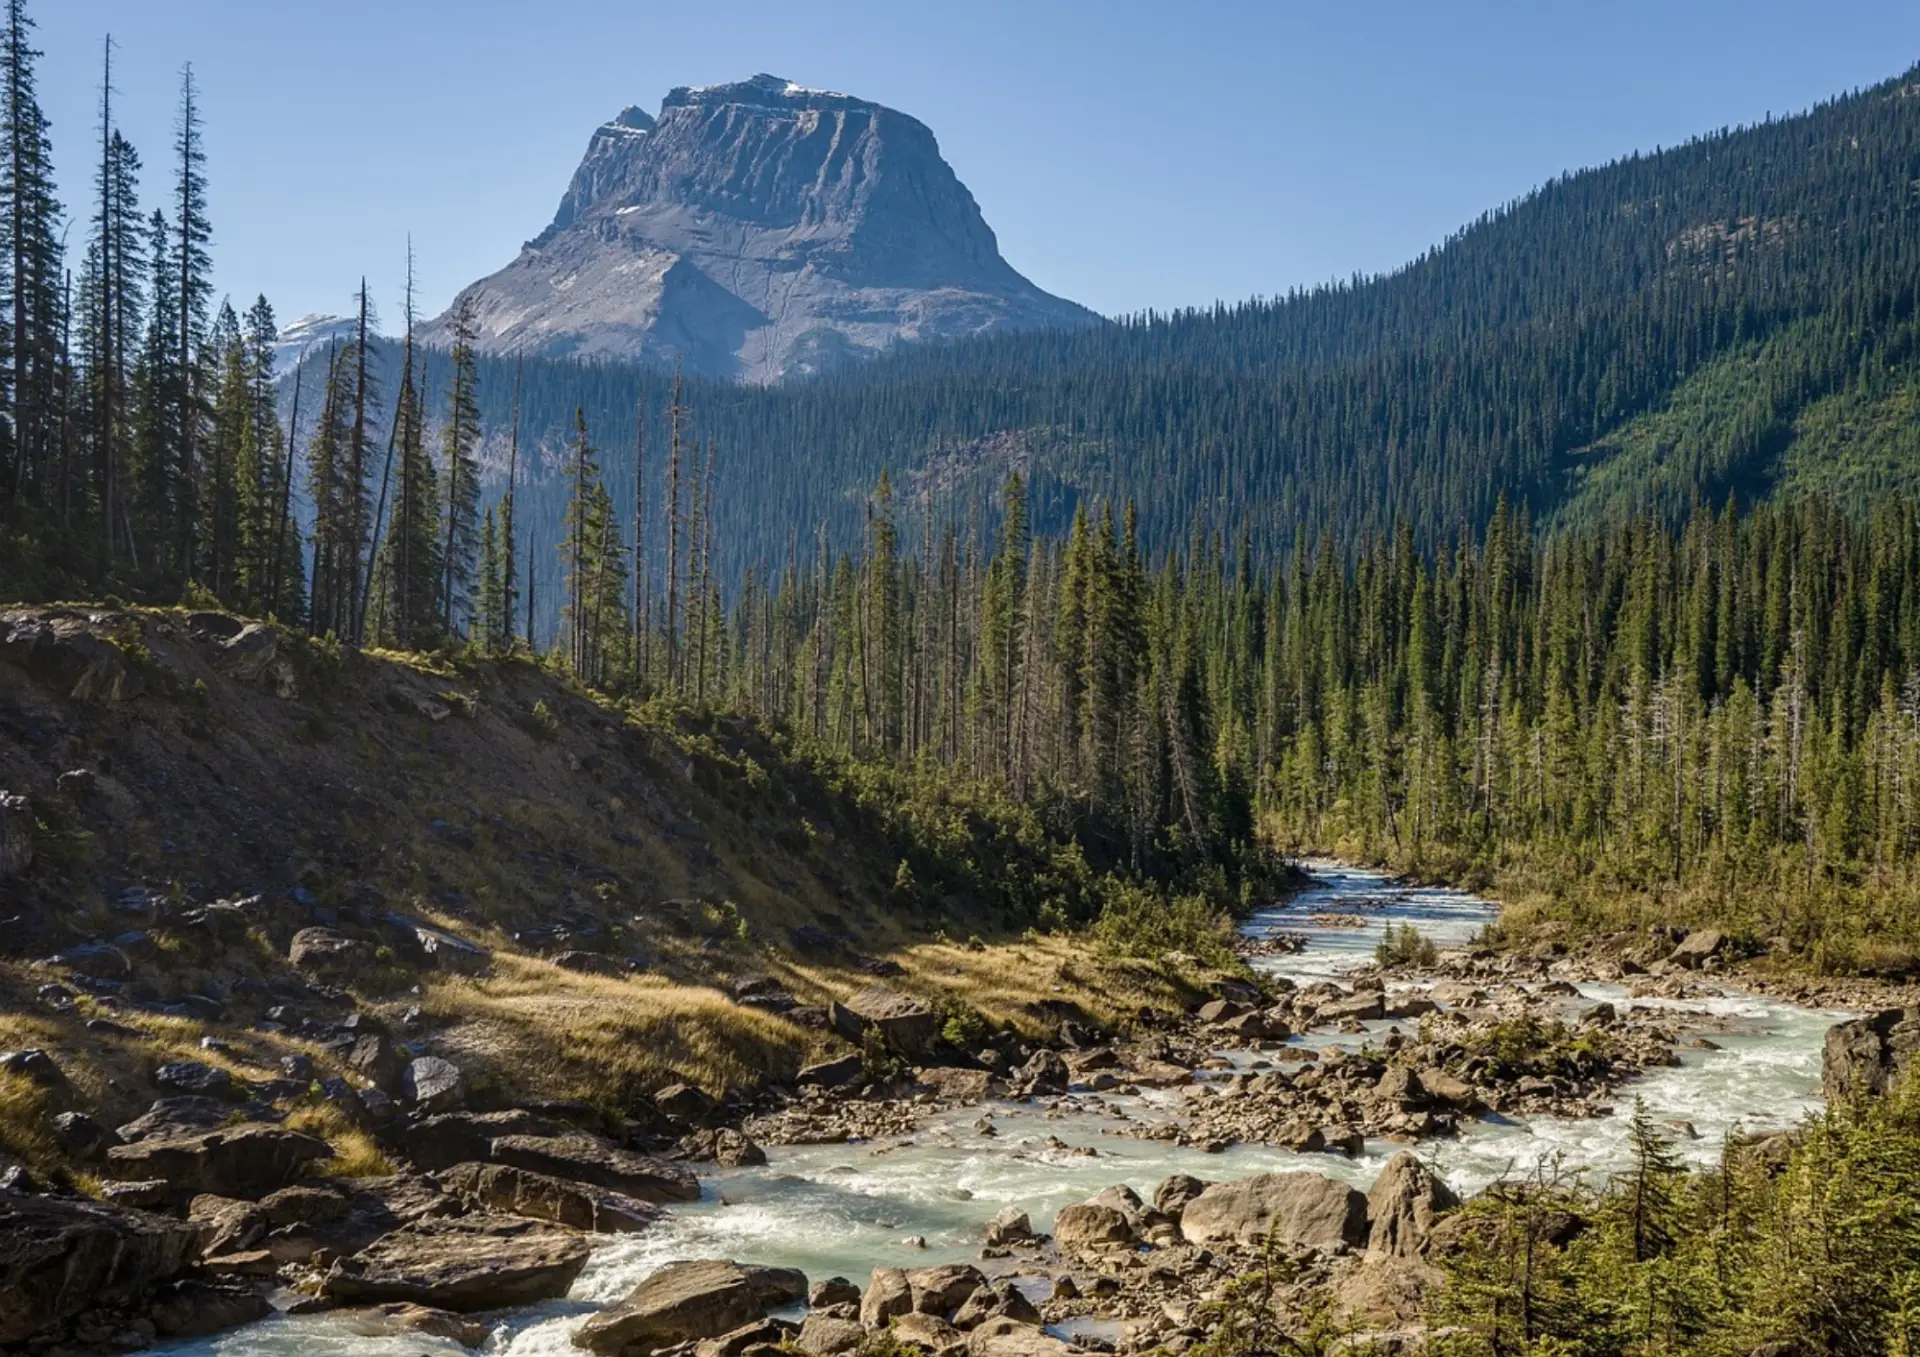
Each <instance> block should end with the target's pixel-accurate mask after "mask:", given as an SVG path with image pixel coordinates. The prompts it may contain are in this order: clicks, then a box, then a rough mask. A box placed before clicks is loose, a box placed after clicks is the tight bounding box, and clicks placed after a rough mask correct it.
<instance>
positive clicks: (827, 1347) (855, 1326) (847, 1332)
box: [795, 1314, 867, 1357]
mask: <svg viewBox="0 0 1920 1357" xmlns="http://www.w3.org/2000/svg"><path fill="white" fill-rule="evenodd" d="M795 1341H796V1342H797V1343H798V1345H799V1347H800V1350H801V1351H802V1352H807V1353H811V1354H812V1357H842V1354H844V1353H849V1352H857V1351H858V1350H859V1348H860V1345H861V1344H863V1343H865V1342H866V1341H867V1331H866V1329H865V1328H864V1327H863V1326H862V1325H861V1323H860V1321H859V1320H857V1319H837V1318H835V1317H834V1316H832V1315H820V1314H810V1315H808V1316H807V1319H806V1323H804V1324H802V1325H801V1326H800V1337H799V1338H798V1339H797V1340H795Z"/></svg>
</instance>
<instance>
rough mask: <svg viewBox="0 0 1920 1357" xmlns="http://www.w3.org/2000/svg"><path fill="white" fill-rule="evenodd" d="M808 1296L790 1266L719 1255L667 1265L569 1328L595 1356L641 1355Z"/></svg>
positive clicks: (717, 1332)
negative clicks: (736, 1260) (737, 1260)
mask: <svg viewBox="0 0 1920 1357" xmlns="http://www.w3.org/2000/svg"><path fill="white" fill-rule="evenodd" d="M806 1294H807V1279H806V1277H805V1276H804V1275H803V1274H802V1273H800V1272H798V1271H796V1270H795V1269H793V1268H779V1267H758V1266H756V1265H754V1264H752V1263H733V1262H728V1261H726V1260H724V1259H698V1260H694V1261H690V1262H677V1263H668V1264H667V1265H666V1266H665V1267H663V1268H661V1269H660V1270H659V1271H657V1272H655V1273H654V1274H653V1275H652V1276H650V1277H648V1278H647V1279H646V1280H645V1281H643V1282H641V1283H640V1285H638V1286H636V1287H635V1288H634V1289H633V1290H632V1292H631V1293H629V1294H628V1296H627V1298H626V1299H625V1300H623V1301H621V1302H620V1303H619V1304H617V1305H613V1306H609V1307H608V1308H607V1309H605V1310H602V1311H600V1312H599V1313H598V1314H596V1315H594V1316H592V1317H591V1318H590V1319H588V1320H587V1322H586V1323H585V1324H583V1325H581V1326H580V1328H578V1329H577V1330H575V1331H574V1335H573V1342H574V1346H575V1347H580V1348H585V1349H586V1350H587V1351H588V1352H594V1353H599V1354H601V1357H647V1354H650V1353H653V1352H656V1351H658V1350H659V1349H661V1348H668V1347H673V1346H674V1345H676V1344H679V1343H685V1342H688V1341H689V1340H694V1339H701V1338H718V1337H719V1336H720V1335H721V1334H724V1333H727V1332H730V1331H731V1330H733V1329H737V1328H739V1327H740V1326H741V1325H743V1324H750V1323H752V1322H753V1321H754V1320H756V1319H759V1318H760V1317H761V1316H763V1315H765V1314H766V1313H767V1312H768V1311H769V1310H774V1309H778V1308H779V1307H780V1306H783V1305H791V1304H792V1303H793V1302H795V1301H797V1300H800V1299H802V1298H803V1297H805V1295H806Z"/></svg>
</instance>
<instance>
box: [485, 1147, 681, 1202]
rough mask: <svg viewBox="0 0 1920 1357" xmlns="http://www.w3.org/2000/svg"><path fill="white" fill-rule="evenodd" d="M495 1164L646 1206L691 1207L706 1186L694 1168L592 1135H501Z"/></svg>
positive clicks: (495, 1154) (495, 1148) (495, 1152)
mask: <svg viewBox="0 0 1920 1357" xmlns="http://www.w3.org/2000/svg"><path fill="white" fill-rule="evenodd" d="M493 1160H494V1162H495V1163H499V1164H511V1165H513V1166H514V1167H515V1168H523V1169H531V1170H532V1171H533V1172H535V1173H545V1174H549V1175H551V1176H553V1177H555V1178H567V1179H571V1180H573V1181H574V1182H581V1183H592V1184H593V1185H594V1186H595V1187H605V1188H611V1189H612V1190H613V1191H615V1192H625V1193H627V1194H628V1195H629V1196H633V1197H638V1198H639V1199H640V1200H641V1201H644V1202H690V1201H698V1200H699V1198H700V1184H699V1183H698V1182H696V1181H695V1180H694V1176H693V1173H692V1171H691V1170H690V1169H688V1168H686V1167H685V1166H684V1165H680V1164H669V1163H665V1162H663V1161H661V1160H658V1159H649V1158H648V1157H647V1156H645V1155H643V1154H634V1153H633V1152H632V1151H630V1150H622V1149H617V1148H615V1147H614V1146H611V1145H609V1144H607V1143H606V1142H605V1141H603V1140H596V1139H594V1138H593V1137H592V1136H501V1137H500V1138H499V1139H497V1140H495V1141H494V1142H493Z"/></svg>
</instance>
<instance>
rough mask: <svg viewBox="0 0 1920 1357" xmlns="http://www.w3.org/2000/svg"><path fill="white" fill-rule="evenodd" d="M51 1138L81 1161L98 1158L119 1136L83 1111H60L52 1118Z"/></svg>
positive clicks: (117, 1142)
mask: <svg viewBox="0 0 1920 1357" xmlns="http://www.w3.org/2000/svg"><path fill="white" fill-rule="evenodd" d="M53 1138H54V1139H55V1140H57V1141H59V1142H60V1148H61V1149H63V1150H65V1151H66V1152H67V1153H68V1154H69V1155H71V1156H72V1157H73V1158H75V1159H78V1160H82V1161H91V1160H95V1159H99V1158H100V1157H101V1156H103V1155H105V1154H106V1152H107V1148H108V1147H109V1146H112V1145H118V1144H119V1143H120V1137H119V1136H117V1135H115V1134H114V1133H113V1132H111V1131H109V1130H108V1129H107V1128H106V1127H104V1126H102V1125H101V1124H100V1123H99V1122H97V1121H95V1120H94V1119H93V1118H92V1117H89V1116H88V1115H87V1114H86V1113H85V1112H61V1113H58V1114H56V1115H55V1116H54V1118H53Z"/></svg>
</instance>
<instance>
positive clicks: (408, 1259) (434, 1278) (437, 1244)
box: [326, 1214, 588, 1314]
mask: <svg viewBox="0 0 1920 1357" xmlns="http://www.w3.org/2000/svg"><path fill="white" fill-rule="evenodd" d="M587 1254H588V1245H587V1242H586V1241H585V1240H584V1239H582V1238H581V1237H580V1236H579V1235H577V1234H575V1233H574V1232H573V1231H571V1230H565V1229H561V1228H559V1227H557V1226H553V1225H549V1224H546V1223H545V1222H543V1221H533V1220H522V1219H519V1218H517V1217H513V1216H497V1215H487V1214H478V1215H471V1216H455V1217H440V1218H427V1219H423V1220H416V1221H414V1222H412V1223H411V1224H408V1225H404V1226H402V1227H401V1228H400V1229H398V1230H395V1231H394V1232H393V1233H392V1234H389V1235H386V1236H384V1237H383V1238H380V1239H377V1240H375V1241H374V1242H373V1243H371V1244H369V1245H368V1246H367V1247H366V1248H364V1249H362V1250H360V1252H358V1253H356V1254H354V1255H353V1256H352V1257H350V1258H342V1259H340V1260H339V1261H338V1262H336V1263H335V1264H334V1265H333V1267H332V1269H331V1270H330V1271H329V1272H328V1273H327V1279H326V1292H327V1294H328V1295H329V1296H331V1297H333V1298H334V1299H335V1300H339V1301H345V1302H347V1303H350V1304H364V1303H368V1302H389V1301H407V1302H412V1303H413V1304H416V1305H431V1306H435V1307H438V1308H441V1309H446V1310H455V1311H458V1312H460V1313H463V1314H465V1313H469V1312H471V1311H475V1310H497V1309H500V1308H502V1307H504V1306H509V1305H531V1304H533V1303H534V1302H535V1301H541V1300H550V1299H552V1298H553V1297H555V1296H564V1295H565V1294H566V1293H567V1290H568V1288H569V1287H571V1286H572V1285H573V1282H574V1279H575V1278H576V1277H578V1276H579V1275H580V1269H581V1268H583V1267H585V1266H586V1263H587Z"/></svg>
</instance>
